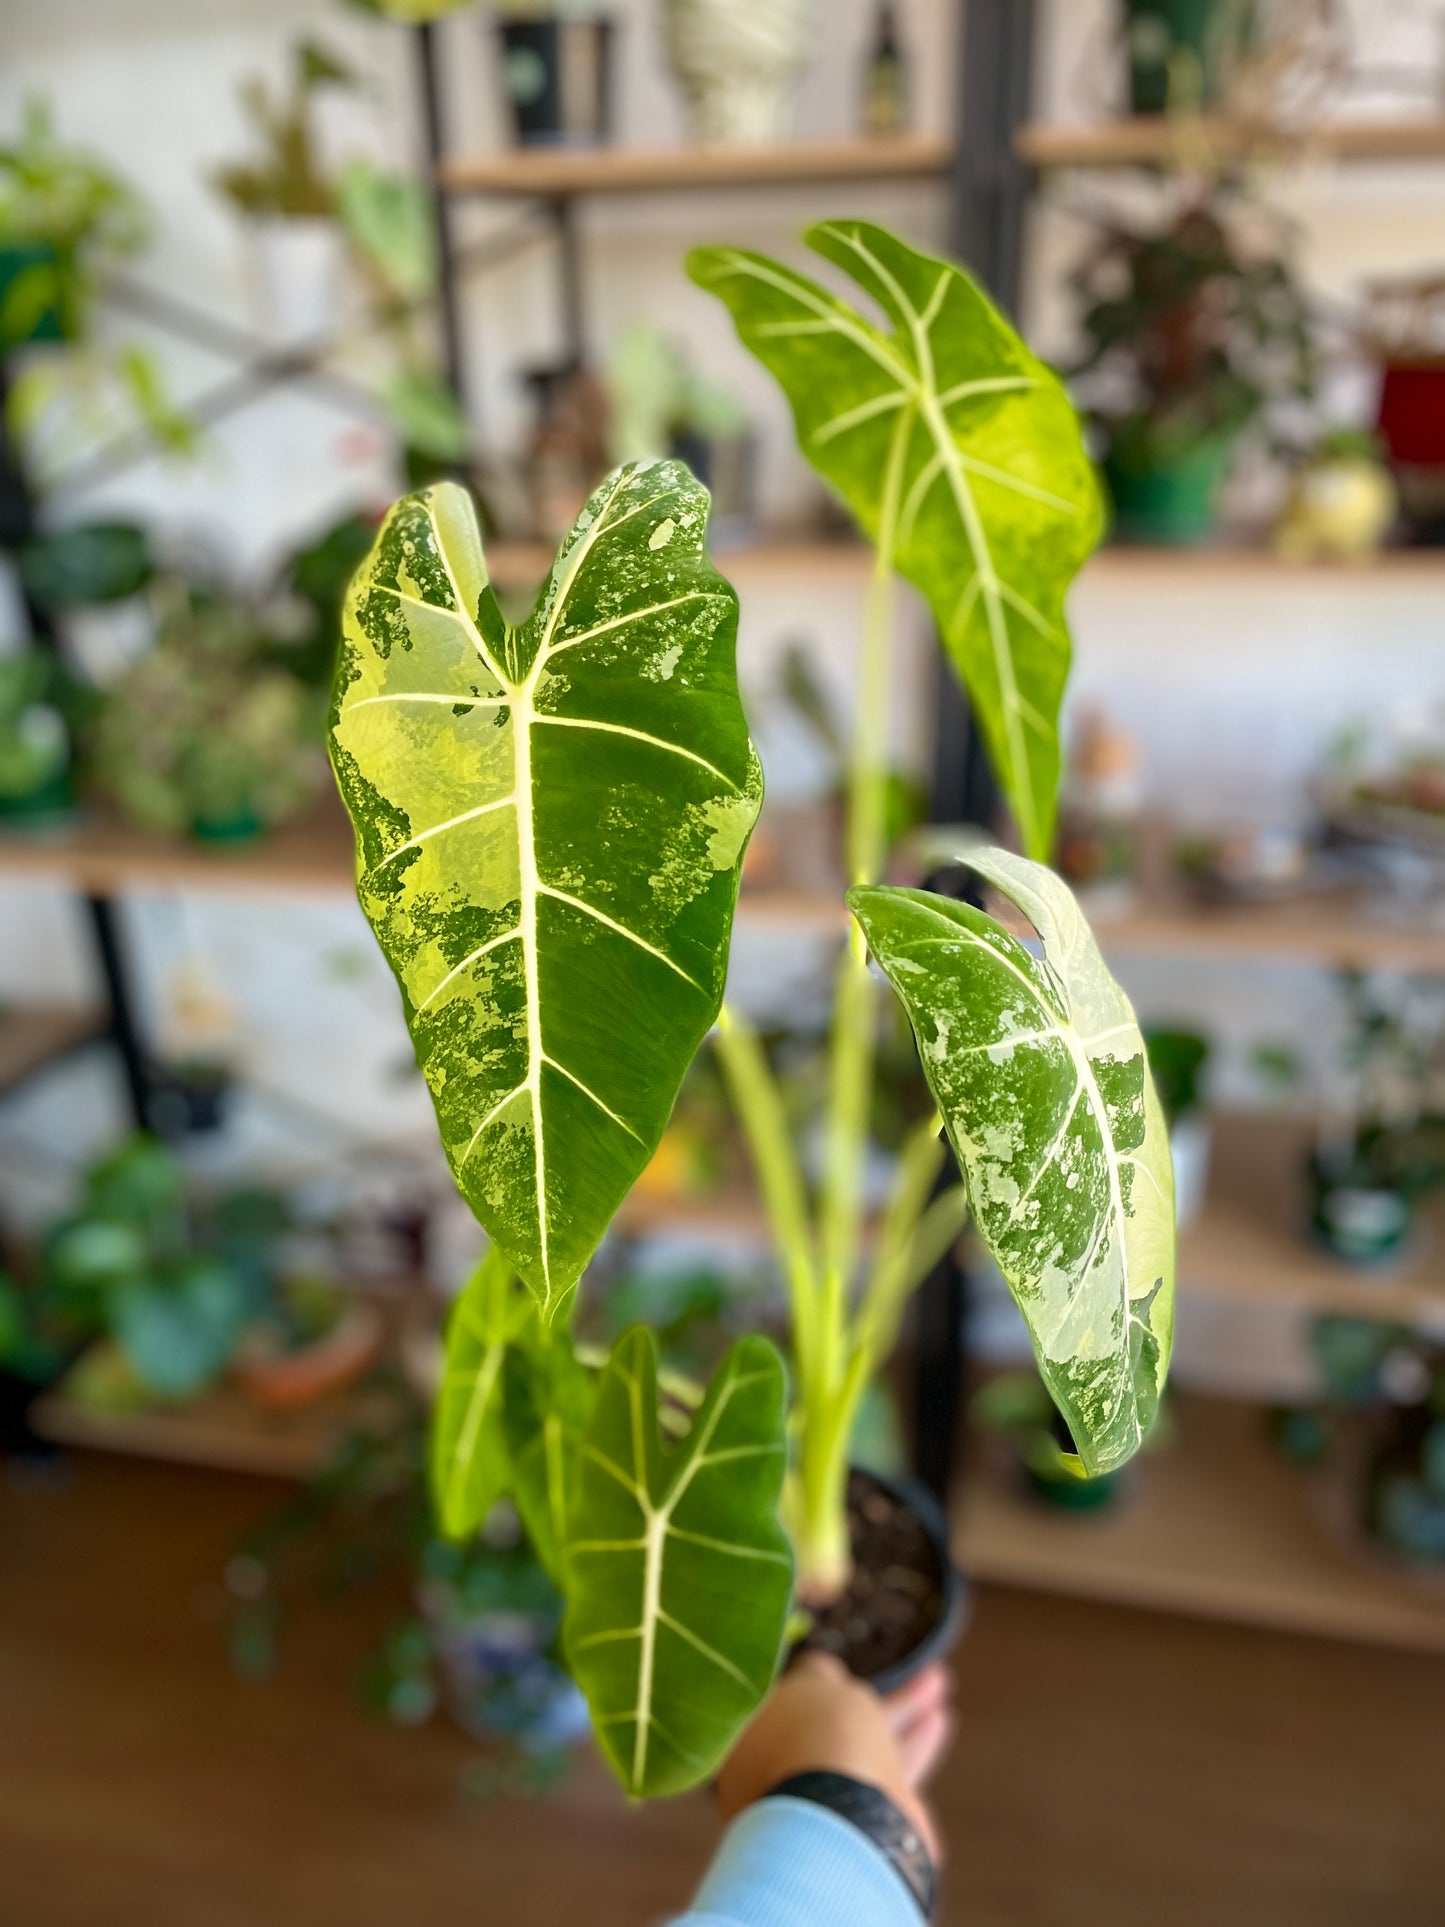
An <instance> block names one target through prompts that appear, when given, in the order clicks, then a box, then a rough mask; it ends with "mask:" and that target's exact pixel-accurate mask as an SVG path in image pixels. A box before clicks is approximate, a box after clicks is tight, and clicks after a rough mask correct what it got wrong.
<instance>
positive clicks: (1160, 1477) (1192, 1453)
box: [954, 1394, 1445, 1652]
mask: <svg viewBox="0 0 1445 1927" xmlns="http://www.w3.org/2000/svg"><path fill="white" fill-rule="evenodd" d="M1170 1410H1171V1413H1172V1415H1173V1419H1174V1424H1175V1432H1176V1435H1175V1437H1174V1438H1173V1439H1172V1440H1171V1441H1170V1442H1169V1444H1167V1445H1165V1446H1162V1447H1161V1448H1160V1449H1159V1451H1157V1452H1155V1453H1146V1454H1145V1455H1144V1456H1143V1457H1142V1458H1141V1459H1140V1460H1139V1462H1138V1471H1137V1479H1138V1489H1137V1490H1136V1491H1135V1492H1133V1493H1132V1494H1130V1495H1128V1496H1127V1497H1126V1498H1125V1499H1124V1500H1122V1501H1121V1503H1120V1505H1119V1508H1118V1510H1117V1511H1113V1512H1107V1513H1095V1514H1092V1515H1091V1514H1088V1513H1073V1514H1070V1513H1063V1512H1059V1511H1056V1510H1054V1509H1052V1508H1050V1507H1048V1506H1047V1505H1045V1504H1043V1503H1042V1502H1040V1501H1039V1500H1037V1499H1035V1498H1033V1497H1032V1495H1030V1494H1029V1493H1028V1492H1027V1491H1026V1490H1025V1489H1024V1488H1023V1486H1022V1484H1021V1483H1020V1484H1018V1485H1016V1484H1015V1483H1014V1482H1013V1480H1012V1479H1011V1478H1010V1477H1009V1476H1007V1474H1006V1473H1005V1471H1004V1469H1003V1468H1002V1467H1001V1466H984V1467H983V1468H982V1469H981V1470H979V1471H977V1472H976V1473H975V1474H974V1476H973V1478H972V1479H971V1480H970V1482H969V1484H968V1486H967V1489H966V1490H965V1491H964V1493H963V1494H962V1495H961V1498H960V1500H959V1503H958V1505H957V1506H956V1508H955V1512H954V1522H955V1524H954V1551H955V1555H956V1556H957V1558H958V1560H959V1563H960V1564H961V1565H962V1567H963V1569H964V1571H965V1572H966V1573H968V1574H969V1576H970V1577H971V1578H974V1579H982V1580H992V1581H994V1582H995V1583H996V1584H1000V1585H1010V1586H1027V1587H1032V1588H1034V1589H1036V1590H1038V1591H1040V1592H1050V1593H1064V1594H1068V1595H1071V1596H1074V1597H1081V1598H1086V1599H1105V1600H1110V1601H1113V1602H1115V1603H1118V1604H1121V1605H1129V1606H1143V1607H1149V1608H1152V1609H1156V1610H1160V1611H1164V1612H1182V1613H1190V1614H1194V1615H1198V1616H1201V1617H1204V1618H1209V1619H1227V1620H1235V1621H1241V1622H1243V1623H1244V1624H1247V1625H1256V1626H1269V1627H1275V1628H1279V1629H1283V1630H1287V1631H1290V1632H1301V1633H1318V1634H1322V1635H1325V1636H1327V1637H1330V1638H1336V1639H1354V1640H1364V1641H1368V1642H1370V1643H1372V1644H1378V1645H1385V1646H1402V1647H1408V1648H1412V1649H1414V1650H1418V1651H1425V1652H1442V1651H1445V1590H1438V1591H1437V1590H1435V1589H1434V1588H1433V1587H1431V1586H1430V1585H1428V1584H1427V1583H1424V1582H1419V1581H1414V1580H1412V1579H1411V1578H1410V1577H1409V1576H1408V1575H1404V1574H1401V1575H1399V1576H1398V1577H1397V1576H1396V1575H1395V1574H1394V1573H1393V1572H1391V1571H1389V1570H1387V1569H1385V1567H1384V1565H1383V1563H1382V1564H1381V1565H1380V1566H1376V1565H1373V1564H1371V1563H1369V1562H1368V1558H1367V1556H1366V1555H1365V1554H1363V1553H1362V1555H1361V1559H1360V1562H1359V1563H1358V1564H1357V1563H1355V1561H1354V1560H1352V1558H1351V1557H1350V1556H1349V1554H1348V1553H1347V1552H1346V1551H1344V1550H1341V1549H1337V1548H1336V1547H1335V1546H1334V1545H1332V1544H1331V1543H1329V1541H1328V1540H1327V1539H1326V1537H1325V1535H1324V1530H1323V1527H1322V1526H1321V1525H1320V1524H1317V1523H1316V1519H1315V1516H1314V1511H1313V1509H1312V1505H1311V1497H1310V1493H1309V1490H1308V1487H1307V1484H1306V1479H1307V1476H1308V1475H1306V1474H1305V1473H1304V1472H1303V1471H1302V1470H1301V1469H1300V1468H1299V1467H1297V1466H1294V1465H1292V1464H1290V1463H1289V1461H1288V1460H1286V1459H1284V1458H1283V1456H1282V1455H1281V1454H1279V1453H1278V1452H1276V1451H1275V1450H1274V1448H1273V1447H1272V1446H1271V1445H1270V1443H1269V1441H1268V1439H1267V1438H1266V1437H1265V1436H1264V1426H1263V1418H1262V1415H1261V1413H1260V1412H1259V1410H1258V1408H1256V1407H1251V1406H1243V1405H1234V1404H1232V1403H1229V1402H1226V1401H1224V1400H1215V1399H1202V1398H1198V1397H1190V1396H1188V1395H1185V1394H1180V1395H1178V1396H1176V1398H1175V1399H1174V1400H1173V1401H1172V1403H1171V1407H1170Z"/></svg>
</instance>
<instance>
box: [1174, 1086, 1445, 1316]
mask: <svg viewBox="0 0 1445 1927" xmlns="http://www.w3.org/2000/svg"><path fill="white" fill-rule="evenodd" d="M1309 1140H1310V1131H1309V1126H1308V1125H1307V1124H1303V1123H1298V1122H1295V1121H1284V1120H1281V1119H1278V1118H1271V1117H1261V1116H1243V1115H1230V1114H1227V1113H1226V1114H1223V1115H1221V1116H1219V1117H1217V1118H1216V1119H1215V1120H1214V1141H1213V1147H1212V1151H1211V1156H1210V1167H1209V1193H1208V1196H1207V1198H1206V1200H1205V1204H1204V1209H1203V1211H1202V1212H1201V1213H1200V1216H1199V1219H1198V1221H1197V1222H1196V1223H1195V1224H1193V1225H1191V1226H1190V1227H1189V1228H1188V1229H1187V1230H1186V1231H1185V1232H1184V1233H1183V1234H1182V1236H1181V1238H1180V1244H1179V1289H1180V1291H1181V1293H1184V1294H1187V1295H1190V1296H1194V1297H1199V1298H1212V1299H1224V1300H1227V1301H1229V1302H1232V1303H1237V1304H1240V1305H1265V1304H1272V1305H1283V1306H1286V1307H1289V1308H1293V1309H1297V1310H1299V1311H1301V1312H1343V1313H1347V1314H1350V1315H1353V1316H1354V1317H1357V1318H1384V1319H1399V1320H1400V1321H1401V1322H1402V1323H1412V1322H1416V1321H1422V1320H1423V1321H1425V1322H1430V1323H1435V1324H1438V1325H1439V1326H1441V1327H1442V1328H1445V1272H1442V1270H1441V1266H1440V1257H1439V1253H1440V1250H1441V1239H1442V1237H1445V1211H1437V1212H1435V1213H1434V1214H1433V1216H1432V1218H1431V1220H1430V1222H1428V1223H1427V1224H1426V1226H1424V1227H1423V1228H1422V1234H1421V1237H1420V1241H1419V1244H1418V1245H1417V1247H1416V1249H1415V1251H1414V1253H1413V1254H1412V1255H1411V1256H1410V1257H1408V1258H1407V1259H1406V1261H1405V1262H1403V1263H1401V1264H1400V1265H1398V1266H1395V1267H1391V1268H1389V1269H1386V1270H1382V1271H1369V1270H1365V1269H1362V1268H1361V1267H1360V1266H1358V1265H1348V1264H1345V1263H1344V1262H1343V1261H1342V1260H1340V1259H1338V1258H1334V1257H1332V1256H1331V1255H1330V1253H1329V1252H1328V1251H1326V1250H1325V1249H1324V1248H1323V1246H1320V1245H1317V1244H1316V1243H1315V1242H1314V1241H1313V1239H1312V1238H1311V1236H1310V1231H1309V1225H1308V1219H1307V1212H1306V1196H1305V1157H1306V1153H1307V1150H1308V1146H1309Z"/></svg>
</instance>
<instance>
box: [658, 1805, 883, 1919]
mask: <svg viewBox="0 0 1445 1927" xmlns="http://www.w3.org/2000/svg"><path fill="white" fill-rule="evenodd" d="M672 1927H921V1917H920V1915H919V1912H918V1905H917V1902H916V1901H915V1900H914V1898H913V1896H912V1894H911V1893H909V1891H908V1889H907V1887H905V1886H904V1884H903V1881H902V1880H901V1879H900V1877H899V1876H898V1874H896V1873H895V1872H894V1870H893V1868H892V1867H891V1866H890V1865H889V1863H888V1861H887V1860H886V1859H885V1858H884V1856H883V1855H882V1854H881V1853H880V1852H879V1851H878V1849H877V1847H875V1846H874V1845H873V1842H872V1841H871V1840H869V1839H868V1837H867V1835H866V1834H863V1833H861V1832H860V1831H859V1830H858V1828H857V1827H855V1826H853V1825H852V1824H851V1823H850V1822H849V1821H847V1820H844V1819H842V1818H841V1817H840V1816H839V1815H838V1814H836V1813H830V1812H829V1811H828V1809H827V1808H826V1807H820V1806H818V1805H817V1804H816V1802H814V1801H812V1800H793V1799H789V1798H788V1796H787V1795H786V1794H785V1795H782V1796H780V1797H775V1798H773V1799H770V1800H759V1801H758V1803H757V1805H756V1806H751V1807H748V1808H747V1809H746V1810H745V1811H744V1812H742V1813H740V1814H739V1815H738V1817H737V1819H736V1820H734V1821H733V1823H732V1825H731V1826H730V1827H729V1828H728V1830H727V1832H726V1834H724V1836H723V1841H722V1845H721V1846H720V1847H719V1848H718V1851H717V1855H716V1857H715V1858H714V1860H713V1863H712V1866H711V1867H710V1868H709V1869H708V1873H707V1877H706V1879H705V1880H704V1881H703V1883H702V1886H701V1887H700V1888H699V1890H698V1896H697V1899H696V1900H695V1901H694V1902H693V1911H692V1912H691V1913H690V1914H684V1915H683V1916H682V1918H681V1919H680V1920H676V1921H674V1922H673V1923H672Z"/></svg>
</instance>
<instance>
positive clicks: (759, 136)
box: [663, 0, 809, 146]
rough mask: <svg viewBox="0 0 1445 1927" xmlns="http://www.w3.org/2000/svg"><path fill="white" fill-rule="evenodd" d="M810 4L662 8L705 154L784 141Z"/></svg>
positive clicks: (754, 0) (714, 2)
mask: <svg viewBox="0 0 1445 1927" xmlns="http://www.w3.org/2000/svg"><path fill="white" fill-rule="evenodd" d="M808 14H809V5H808V0H663V32H664V35H665V38H666V43H667V55H668V59H669V60H670V61H671V63H672V69H673V72H674V73H675V74H676V75H677V78H678V82H679V84H680V85H681V87H682V90H683V93H684V95H685V96H686V99H687V105H688V115H689V119H690V121H691V123H692V137H693V139H694V140H695V141H699V142H701V143H702V144H703V145H704V146H710V145H716V146H739V145H741V146H749V145H755V144H758V143H766V142H768V141H781V140H786V138H787V136H788V133H789V131H790V122H791V119H792V107H793V93H794V89H795V88H796V86H797V82H798V75H799V73H800V72H801V70H802V66H803V59H804V56H805V54H806V53H807V47H808Z"/></svg>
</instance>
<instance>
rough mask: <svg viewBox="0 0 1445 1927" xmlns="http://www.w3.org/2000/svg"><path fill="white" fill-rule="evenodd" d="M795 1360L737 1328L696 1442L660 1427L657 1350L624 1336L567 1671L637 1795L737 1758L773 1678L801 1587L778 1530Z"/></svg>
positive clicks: (568, 1635) (585, 1483)
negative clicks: (795, 1588)
mask: <svg viewBox="0 0 1445 1927" xmlns="http://www.w3.org/2000/svg"><path fill="white" fill-rule="evenodd" d="M785 1407H786V1383H785V1375H784V1372H783V1363H782V1360H781V1359H780V1358H779V1356H778V1354H777V1351H776V1350H775V1348H774V1347H773V1346H772V1345H771V1344H770V1343H769V1342H768V1340H767V1339H765V1338H759V1337H750V1338H741V1339H739V1340H738V1342H737V1343H736V1344H735V1345H734V1346H733V1348H732V1350H731V1351H730V1352H729V1353H728V1355H727V1357H726V1358H725V1359H724V1360H723V1362H722V1364H721V1365H720V1366H719V1367H718V1370H717V1373H716V1375H715V1377H714V1378H713V1382H712V1385H711V1386H710V1388H709V1390H708V1395H707V1398H706V1399H705V1400H704V1402H703V1405H702V1408H701V1410H700V1411H699V1412H698V1414H697V1417H696V1418H695V1419H694V1421H693V1424H692V1428H691V1430H690V1431H689V1432H688V1434H687V1436H686V1437H685V1438H684V1439H682V1440H681V1441H680V1442H679V1443H678V1444H676V1445H673V1446H668V1445H665V1444H664V1443H663V1441H662V1438H661V1435H660V1433H659V1431H658V1418H657V1347H656V1343H655V1341H654V1339H653V1337H652V1335H651V1333H650V1332H647V1331H645V1330H643V1329H641V1328H640V1327H639V1328H637V1329H634V1330H633V1331H630V1332H628V1333H627V1334H626V1335H625V1336H624V1337H622V1338H621V1339H619V1340H618V1342H617V1345H616V1348H615V1349H614V1351H613V1354H612V1357H611V1359H610V1361H609V1363H608V1365H607V1368H606V1370H605V1371H604V1372H603V1374H602V1378H601V1381H600V1383H599V1385H598V1388H597V1404H596V1407H595V1409H594V1411H593V1414H592V1419H591V1422H590V1424H589V1425H588V1427H587V1432H586V1436H585V1438H584V1440H583V1443H582V1449H581V1457H580V1465H579V1473H578V1492H577V1500H576V1505H575V1508H574V1511H573V1515H572V1516H573V1522H574V1523H573V1527H572V1530H571V1533H570V1537H569V1542H568V1547H567V1562H566V1563H567V1590H568V1595H569V1604H568V1610H567V1618H566V1620H565V1622H564V1625H563V1640H564V1645H565V1649H566V1653H567V1661H568V1665H569V1666H570V1667H571V1670H572V1673H573V1676H574V1677H575V1678H576V1680H577V1683H578V1684H579V1685H580V1686H581V1688H582V1690H583V1692H584V1693H586V1695H587V1701H588V1704H589V1705H590V1707H591V1709H592V1721H593V1725H594V1726H595V1728H596V1730H597V1737H598V1740H599V1741H600V1743H601V1745H602V1749H603V1751H604V1752H605V1753H606V1754H607V1757H608V1758H609V1760H611V1762H612V1764H613V1766H614V1767H615V1768H616V1770H617V1774H618V1777H619V1778H620V1779H621V1781H622V1784H623V1785H624V1786H625V1787H626V1789H627V1791H628V1792H629V1793H630V1794H632V1795H633V1796H634V1797H635V1798H639V1799H641V1798H644V1797H647V1796H651V1795H654V1794H660V1793H679V1792H681V1791H682V1790H683V1789H684V1788H686V1787H690V1786H694V1785H696V1784H697V1782H698V1781H699V1780H703V1779H705V1778H706V1777H707V1775H708V1774H709V1773H711V1772H712V1770H713V1768H714V1767H715V1766H716V1765H717V1764H718V1762H719V1760H720V1759H721V1758H722V1757H723V1755H724V1753H726V1751H727V1749H728V1747H729V1746H730V1745H731V1743H732V1741H733V1740H734V1738H735V1737H736V1735H737V1733H738V1730H739V1728H740V1727H741V1726H742V1723H743V1722H744V1720H746V1719H747V1717H748V1716H749V1714H750V1713H751V1712H752V1711H753V1709H754V1708H755V1707H756V1706H757V1704H758V1702H759V1701H760V1700H761V1699H762V1697H763V1695H764V1693H766V1691H767V1690H768V1687H769V1686H770V1685H771V1683H772V1679H773V1674H774V1672H775V1670H776V1668H777V1663H778V1657H779V1654H780V1652H781V1649H782V1642H783V1632H784V1627H785V1625H786V1621H787V1614H788V1605H789V1601H790V1599H791V1596H792V1583H793V1561H792V1554H791V1552H790V1550H789V1547H788V1540H787V1536H786V1535H785V1533H784V1532H783V1529H782V1527H781V1526H780V1525H779V1524H778V1519H777V1505H778V1494H779V1491H780V1489H781V1486H782V1480H783V1471H784V1468H785V1466H786V1463H787V1456H788V1455H787V1443H786V1435H785V1429H784V1428H785Z"/></svg>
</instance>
